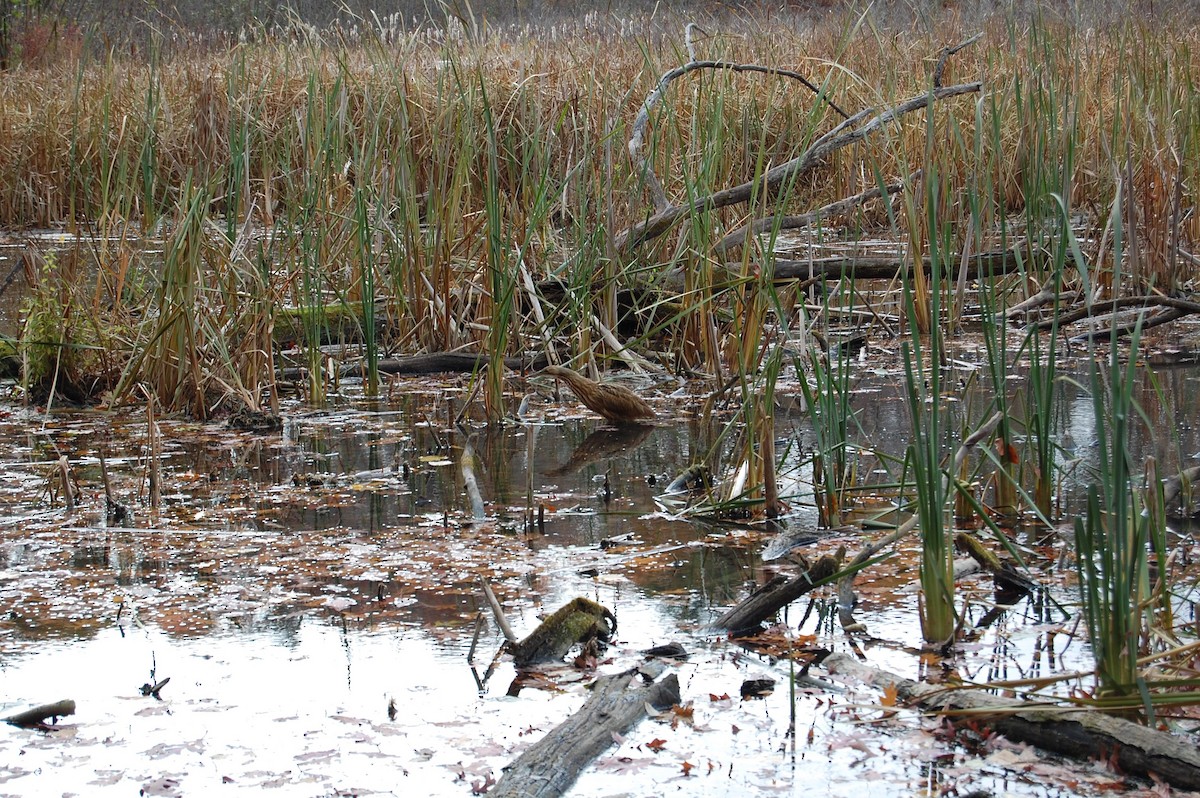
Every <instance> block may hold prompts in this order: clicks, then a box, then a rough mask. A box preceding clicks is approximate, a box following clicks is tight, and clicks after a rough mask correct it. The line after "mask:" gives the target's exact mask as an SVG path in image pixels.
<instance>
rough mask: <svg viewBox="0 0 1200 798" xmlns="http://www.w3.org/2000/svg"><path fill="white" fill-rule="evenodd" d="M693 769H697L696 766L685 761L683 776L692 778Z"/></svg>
mask: <svg viewBox="0 0 1200 798" xmlns="http://www.w3.org/2000/svg"><path fill="white" fill-rule="evenodd" d="M693 767H695V765H693V764H692V763H691V762H688V761H687V760H686V759H685V760H684V761H683V765H682V770H683V775H685V776H690V775H691V774H692V768H693Z"/></svg>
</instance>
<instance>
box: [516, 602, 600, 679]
mask: <svg viewBox="0 0 1200 798" xmlns="http://www.w3.org/2000/svg"><path fill="white" fill-rule="evenodd" d="M616 628H617V618H616V616H615V615H613V614H612V611H611V610H610V609H608V608H607V607H605V606H603V605H602V604H597V603H596V602H594V601H592V600H591V599H587V598H583V597H582V596H581V597H579V598H575V599H572V600H571V601H568V602H567V603H566V604H564V605H563V606H561V607H559V608H558V609H557V610H556V611H555V612H554V614H553V615H551V616H550V617H548V618H546V620H544V621H542V622H541V623H540V624H538V627H537V628H536V629H534V630H533V631H532V632H531V633H530V634H529V636H528V637H526V638H525V639H523V640H518V641H517V642H515V643H513V642H510V643H509V645H508V649H509V651H510V652H512V655H513V661H514V662H515V663H516V665H517V667H518V668H520V667H525V666H528V665H536V664H538V663H541V662H554V661H556V660H560V659H562V658H563V657H564V656H565V655H566V653H567V652H568V651H570V649H571V646H573V645H575V644H576V643H583V642H586V641H588V640H591V639H593V638H597V637H598V638H600V639H601V640H608V639H609V637H611V636H612V633H613V632H614V631H616Z"/></svg>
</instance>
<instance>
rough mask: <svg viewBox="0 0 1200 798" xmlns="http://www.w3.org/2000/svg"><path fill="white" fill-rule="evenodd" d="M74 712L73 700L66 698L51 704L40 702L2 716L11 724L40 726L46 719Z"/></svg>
mask: <svg viewBox="0 0 1200 798" xmlns="http://www.w3.org/2000/svg"><path fill="white" fill-rule="evenodd" d="M74 714H75V702H74V701H72V700H71V699H69V698H67V699H64V700H62V701H55V702H54V703H53V704H42V705H41V706H38V707H33V708H32V709H27V710H25V711H24V712H18V713H17V714H15V715H9V716H8V717H6V718H4V719H3V720H4V722H5V723H8V724H10V725H13V726H42V725H45V723H46V721H47V720H50V719H52V718H60V717H62V716H64V715H74Z"/></svg>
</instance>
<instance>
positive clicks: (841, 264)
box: [725, 250, 1028, 280]
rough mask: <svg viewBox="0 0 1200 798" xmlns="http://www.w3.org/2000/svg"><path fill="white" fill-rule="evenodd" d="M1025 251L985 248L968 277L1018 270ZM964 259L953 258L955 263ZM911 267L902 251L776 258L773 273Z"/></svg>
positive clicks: (859, 276) (857, 274)
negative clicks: (895, 253) (809, 257)
mask: <svg viewBox="0 0 1200 798" xmlns="http://www.w3.org/2000/svg"><path fill="white" fill-rule="evenodd" d="M1022 257H1023V256H1022V255H1018V254H1017V253H1016V252H1014V251H1012V250H1008V251H1003V252H982V253H980V254H978V255H972V256H970V257H969V258H967V271H966V279H968V280H978V279H979V278H980V277H986V276H989V275H997V274H1008V273H1010V272H1013V271H1016V270H1017V268H1018V266H1019V265H1020V264H1021V263H1022V262H1025V263H1028V261H1022ZM960 261H961V259H960V258H954V263H955V264H957V263H959V262H960ZM921 265H922V267H923V268H924V269H925V273H926V274H929V273H930V272H931V270H932V268H933V265H932V263H931V262H930V260H929V259H928V258H925V259H924V260H923V261H922V263H921ZM911 267H912V263H911V261H909V260H906V259H905V258H903V257H902V256H900V255H850V256H835V257H828V258H813V259H811V260H776V261H775V262H774V264H773V267H772V271H771V276H772V277H773V278H774V279H776V280H804V279H809V278H813V279H822V278H823V279H842V278H846V279H850V278H853V279H855V280H890V279H892V278H893V277H895V276H896V275H897V274H904V273H907V272H908V271H909V269H910V268H911ZM725 268H726V269H728V270H730V271H734V270H739V271H740V270H741V264H740V263H728V264H726V265H725ZM957 268H958V267H957V266H956V265H952V263H951V260H950V259H949V258H948V259H946V260H945V261H944V263H943V272H942V273H943V274H949V273H951V271H952V270H955V269H957Z"/></svg>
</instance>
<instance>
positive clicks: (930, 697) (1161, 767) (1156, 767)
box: [822, 654, 1200, 790]
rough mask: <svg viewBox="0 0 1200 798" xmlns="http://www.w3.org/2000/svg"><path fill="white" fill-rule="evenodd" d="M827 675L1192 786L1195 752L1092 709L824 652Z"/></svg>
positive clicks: (1196, 775)
mask: <svg viewBox="0 0 1200 798" xmlns="http://www.w3.org/2000/svg"><path fill="white" fill-rule="evenodd" d="M822 664H823V665H824V667H825V668H826V669H827V670H828V671H829V672H830V673H832V674H839V675H843V676H849V677H851V678H853V679H855V680H857V681H860V682H864V683H868V684H874V685H876V686H879V687H884V686H888V685H894V686H895V688H896V695H897V696H898V697H899V698H900V699H901V700H903V701H906V702H910V703H913V704H916V705H918V706H920V707H922V708H923V709H925V710H927V711H929V712H933V713H947V717H948V719H949V720H950V721H951V722H954V723H964V722H970V723H975V724H983V725H986V726H988V727H989V728H991V729H994V730H995V731H997V732H999V733H1000V734H1003V735H1004V736H1005V737H1008V738H1009V739H1010V740H1017V741H1020V742H1026V743H1030V744H1032V745H1036V746H1037V747H1039V748H1043V749H1045V750H1047V751H1053V752H1054V753H1058V754H1063V755H1066V756H1071V757H1077V758H1088V759H1103V760H1106V761H1109V762H1111V763H1112V764H1113V765H1115V766H1116V767H1117V768H1119V769H1120V771H1121V772H1124V773H1130V774H1134V775H1137V776H1141V777H1145V778H1149V777H1150V776H1151V774H1153V775H1154V776H1157V777H1158V778H1159V779H1160V780H1162V781H1165V782H1167V783H1168V784H1170V785H1171V786H1172V787H1175V788H1176V789H1183V790H1197V789H1200V751H1198V750H1197V749H1196V744H1195V742H1194V741H1189V740H1184V739H1180V738H1178V737H1176V736H1174V735H1172V734H1170V733H1168V732H1161V731H1158V730H1156V729H1151V728H1148V727H1146V726H1142V725H1139V724H1137V723H1133V722H1132V721H1128V720H1124V719H1122V718H1116V717H1113V716H1112V715H1106V714H1104V713H1103V712H1100V711H1098V710H1083V709H1074V710H1072V709H1062V708H1060V707H1057V706H1049V705H1040V706H1039V705H1038V704H1034V703H1023V702H1021V701H1019V700H1015V699H1005V698H1001V697H999V696H995V695H991V694H989V693H985V692H983V691H982V690H966V689H963V690H947V689H946V688H945V686H944V685H931V684H924V683H922V682H917V681H913V680H911V679H904V678H901V677H900V676H897V675H895V674H893V673H888V672H887V671H882V670H879V669H877V668H872V667H871V666H869V665H864V664H862V663H861V662H859V661H858V660H857V659H855V658H854V657H853V656H851V655H849V654H831V655H829V656H828V657H827V658H825V660H824V661H823V663H822Z"/></svg>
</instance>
